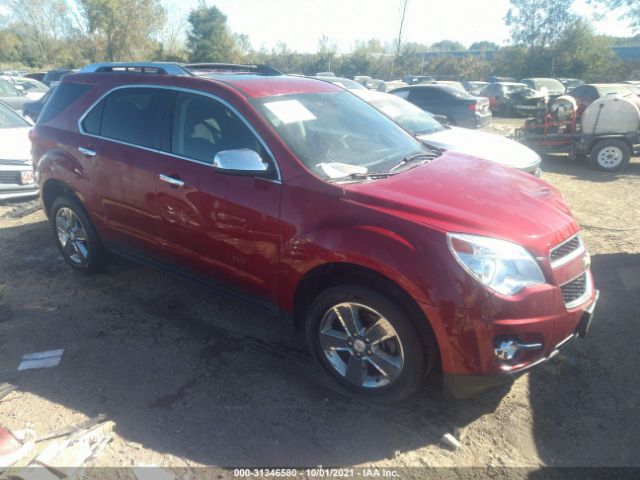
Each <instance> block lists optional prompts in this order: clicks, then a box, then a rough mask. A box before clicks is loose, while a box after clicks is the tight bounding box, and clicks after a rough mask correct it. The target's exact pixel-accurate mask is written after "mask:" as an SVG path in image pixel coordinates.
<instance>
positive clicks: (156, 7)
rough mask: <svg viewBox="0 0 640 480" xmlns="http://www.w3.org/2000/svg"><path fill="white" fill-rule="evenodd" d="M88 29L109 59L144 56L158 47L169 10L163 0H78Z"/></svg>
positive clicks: (132, 58)
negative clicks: (158, 35)
mask: <svg viewBox="0 0 640 480" xmlns="http://www.w3.org/2000/svg"><path fill="white" fill-rule="evenodd" d="M76 1H77V4H78V9H79V11H80V13H81V15H82V18H83V19H84V22H85V23H86V31H87V32H88V34H89V35H91V36H92V37H93V40H94V41H96V42H97V43H99V44H101V45H103V48H104V54H103V56H104V57H106V59H107V60H109V61H117V60H137V59H141V58H145V57H147V56H148V55H149V53H150V52H151V51H153V50H155V49H157V43H156V42H155V41H154V38H153V36H154V34H155V33H156V32H159V31H161V30H162V27H163V26H164V23H165V20H166V11H165V9H164V7H163V6H162V3H161V2H160V0H76Z"/></svg>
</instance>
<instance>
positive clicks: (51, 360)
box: [18, 348, 64, 371]
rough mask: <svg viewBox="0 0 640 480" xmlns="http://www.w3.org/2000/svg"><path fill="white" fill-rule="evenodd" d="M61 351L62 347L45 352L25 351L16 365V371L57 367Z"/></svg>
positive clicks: (62, 351) (60, 358)
mask: <svg viewBox="0 0 640 480" xmlns="http://www.w3.org/2000/svg"><path fill="white" fill-rule="evenodd" d="M63 353H64V348H61V349H59V350H49V351H47V352H36V353H27V354H26V355H23V356H22V362H21V363H20V365H18V371H21V370H31V369H34V368H51V367H57V366H58V365H59V364H60V360H62V354H63Z"/></svg>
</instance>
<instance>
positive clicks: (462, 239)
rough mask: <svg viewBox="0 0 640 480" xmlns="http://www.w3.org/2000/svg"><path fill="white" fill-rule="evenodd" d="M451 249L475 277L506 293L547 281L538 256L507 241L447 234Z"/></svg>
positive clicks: (513, 293)
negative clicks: (535, 256) (537, 260)
mask: <svg viewBox="0 0 640 480" xmlns="http://www.w3.org/2000/svg"><path fill="white" fill-rule="evenodd" d="M447 242H448V244H449V250H451V253H452V254H453V256H454V257H455V259H456V260H457V261H458V263H459V264H460V265H462V268H464V269H465V270H466V271H467V272H469V274H471V276H472V277H473V278H475V279H476V280H478V281H479V282H480V283H482V284H483V285H486V286H487V287H489V288H490V289H492V290H494V291H496V292H498V293H501V294H503V295H509V296H510V295H515V294H516V293H518V292H519V291H520V290H522V289H523V288H524V287H526V286H528V285H537V284H541V283H545V279H544V275H543V274H542V271H541V270H540V267H539V266H538V263H537V262H536V260H535V258H533V257H532V256H531V254H530V253H529V252H527V251H526V250H525V249H524V248H523V247H521V246H520V245H517V244H515V243H512V242H507V241H506V240H498V239H496V238H490V237H481V236H479V235H466V234H459V233H449V234H447Z"/></svg>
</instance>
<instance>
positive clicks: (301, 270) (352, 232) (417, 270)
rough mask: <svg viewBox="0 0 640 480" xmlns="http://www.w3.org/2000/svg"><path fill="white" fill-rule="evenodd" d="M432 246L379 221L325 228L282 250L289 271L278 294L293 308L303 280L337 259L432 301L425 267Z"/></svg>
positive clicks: (412, 294)
mask: <svg viewBox="0 0 640 480" xmlns="http://www.w3.org/2000/svg"><path fill="white" fill-rule="evenodd" d="M427 255H428V247H426V246H425V245H416V244H415V242H412V241H411V240H410V239H408V238H405V237H403V236H401V235H400V234H398V233H396V232H393V231H391V230H388V229H386V228H384V227H380V226H375V225H357V226H351V227H344V226H339V227H335V228H322V229H318V230H314V231H312V232H308V233H306V234H305V235H304V236H296V237H294V238H292V239H291V240H290V241H289V242H288V243H287V244H286V245H285V246H284V249H283V251H282V255H281V260H282V265H283V268H285V270H286V271H285V272H284V273H285V274H284V275H282V277H281V278H283V279H284V281H283V282H281V283H280V284H279V287H280V288H279V292H278V297H279V299H280V302H279V303H280V304H281V305H283V306H285V309H287V310H290V311H292V310H293V306H294V302H295V299H294V296H295V292H296V288H297V286H298V284H299V282H300V281H301V280H302V279H303V278H304V276H305V275H306V274H307V273H308V272H310V271H311V270H313V269H314V268H316V267H318V266H321V265H325V264H333V263H341V264H352V265H356V266H359V267H363V268H367V269H369V270H372V271H374V272H376V273H378V274H380V275H383V276H385V277H387V278H389V279H390V280H391V281H393V282H394V283H396V284H397V285H398V286H400V287H401V288H403V289H404V290H405V291H406V292H407V293H408V294H410V295H411V296H412V297H413V298H414V299H415V300H416V301H417V302H422V303H430V298H429V290H430V287H429V285H427V278H426V275H425V271H424V270H423V269H422V268H421V266H422V265H423V264H424V263H429V262H428V260H427V259H426V256H427Z"/></svg>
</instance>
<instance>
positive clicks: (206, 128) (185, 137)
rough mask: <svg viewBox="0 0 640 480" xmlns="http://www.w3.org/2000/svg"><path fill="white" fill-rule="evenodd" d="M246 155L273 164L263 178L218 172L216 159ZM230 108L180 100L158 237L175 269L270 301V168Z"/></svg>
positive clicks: (191, 96)
mask: <svg viewBox="0 0 640 480" xmlns="http://www.w3.org/2000/svg"><path fill="white" fill-rule="evenodd" d="M240 148H249V149H251V150H254V151H256V152H258V153H259V154H260V155H261V157H262V158H263V159H264V160H265V161H266V162H270V163H271V170H270V172H269V173H268V175H267V176H265V177H263V178H256V177H253V176H242V175H230V174H228V173H222V172H221V171H217V170H216V169H214V167H213V159H214V157H215V155H216V153H217V152H219V151H223V150H233V149H240ZM273 162H274V161H273V159H272V158H271V157H270V154H269V153H268V152H267V150H266V148H265V147H264V146H263V144H262V143H261V141H260V140H259V139H258V138H257V137H256V135H254V133H253V132H252V131H251V130H250V129H249V128H248V127H247V125H246V124H245V123H244V121H243V120H242V119H241V118H240V117H239V115H238V114H236V113H235V112H234V111H233V110H232V108H230V106H228V105H227V104H225V103H224V102H223V101H221V100H218V99H216V98H213V97H210V96H206V95H201V94H196V93H186V92H178V93H177V95H176V99H175V106H174V109H173V122H172V135H171V155H165V156H164V157H163V160H162V162H161V164H160V178H161V180H160V182H159V184H158V195H157V199H158V212H159V216H160V236H161V238H162V242H164V244H165V245H166V248H167V249H168V250H169V251H170V252H171V254H172V256H173V258H174V260H175V261H177V262H178V263H179V264H181V265H186V266H188V267H189V268H190V269H191V270H194V271H196V272H198V273H202V274H205V275H207V276H210V277H214V278H215V279H217V280H220V281H222V282H224V283H225V284H230V285H232V286H235V287H239V288H241V289H243V290H246V291H248V292H250V293H252V294H254V295H258V296H261V297H265V298H268V299H271V298H272V296H273V291H274V288H275V286H274V278H275V276H276V268H277V263H278V260H279V250H280V238H281V237H280V219H279V208H280V196H281V185H280V183H279V182H278V181H277V176H276V169H275V163H273Z"/></svg>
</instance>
